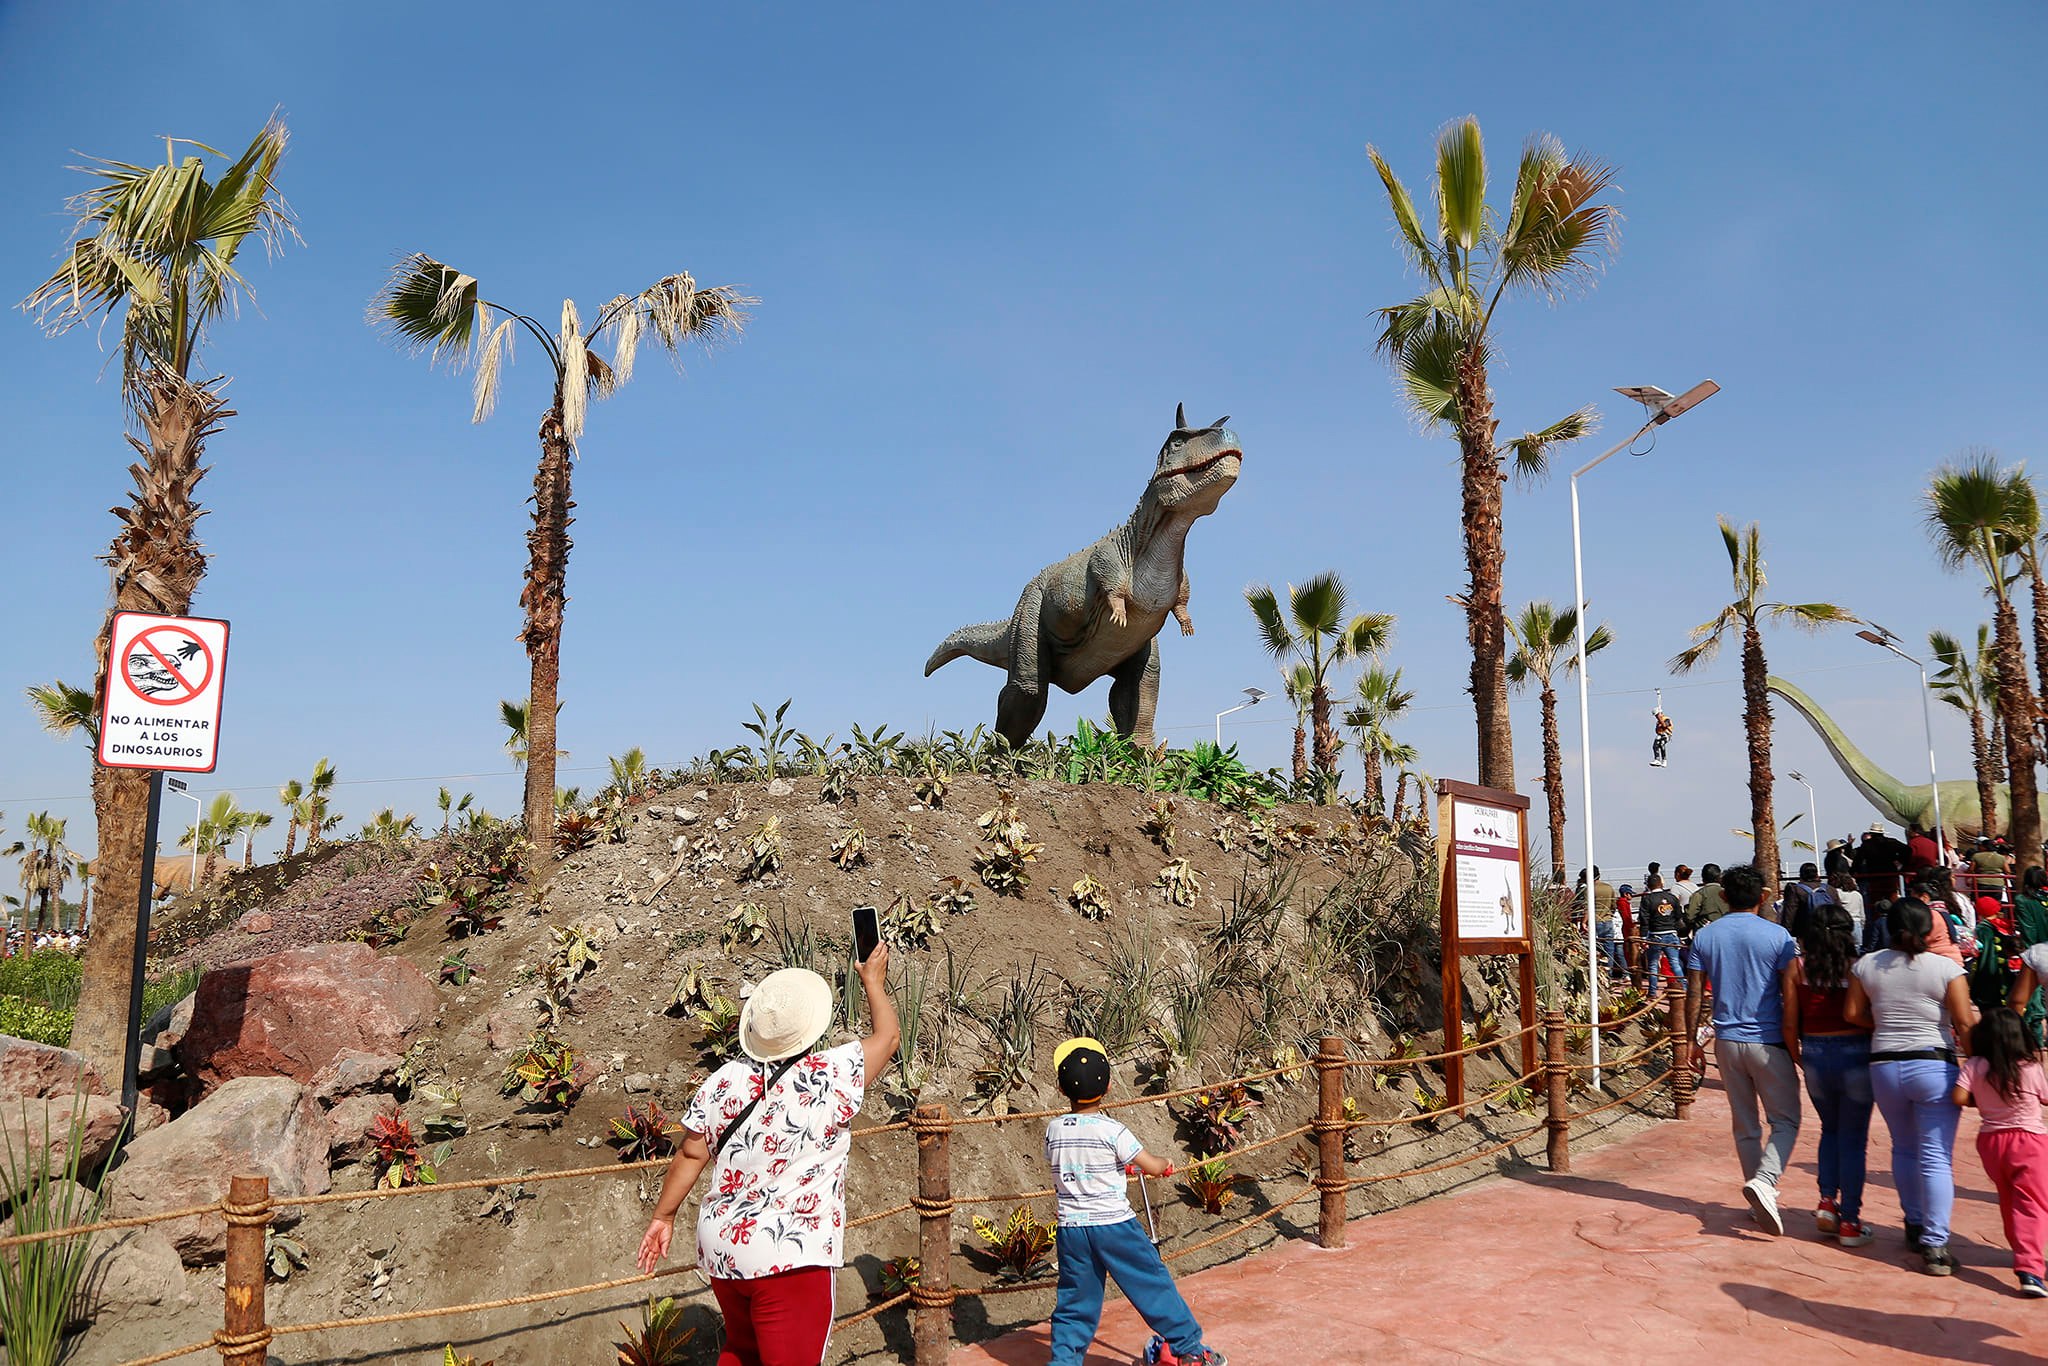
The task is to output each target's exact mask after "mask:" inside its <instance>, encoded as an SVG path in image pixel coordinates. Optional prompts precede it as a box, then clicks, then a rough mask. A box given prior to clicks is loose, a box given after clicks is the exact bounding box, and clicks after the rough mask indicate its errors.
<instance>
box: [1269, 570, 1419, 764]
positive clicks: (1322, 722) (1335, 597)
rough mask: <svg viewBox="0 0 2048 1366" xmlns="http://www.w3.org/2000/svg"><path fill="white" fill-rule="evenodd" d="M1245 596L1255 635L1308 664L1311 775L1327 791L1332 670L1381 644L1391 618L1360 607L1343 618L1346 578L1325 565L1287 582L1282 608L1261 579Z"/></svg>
mask: <svg viewBox="0 0 2048 1366" xmlns="http://www.w3.org/2000/svg"><path fill="white" fill-rule="evenodd" d="M1244 599H1245V601H1246V602H1247V603H1249V604H1250V605H1251V609H1252V616H1253V617H1255V618H1256V619H1257V620H1258V623H1259V638H1260V639H1261V640H1263V641H1264V642H1265V645H1266V649H1267V650H1268V651H1270V652H1271V653H1272V655H1273V657H1274V658H1275V659H1277V660H1280V661H1281V662H1282V664H1283V665H1285V664H1286V663H1287V662H1288V660H1289V659H1290V657H1291V658H1292V659H1293V660H1294V661H1295V662H1296V663H1300V664H1306V665H1307V666H1308V682H1309V685H1310V686H1309V693H1308V697H1309V717H1310V721H1311V724H1312V726H1313V734H1314V739H1315V765H1314V777H1315V779H1316V781H1317V782H1319V783H1321V784H1323V785H1324V789H1325V792H1326V793H1327V792H1328V791H1329V790H1330V789H1332V788H1334V786H1335V783H1336V777H1337V750H1338V748H1339V741H1338V739H1337V731H1336V728H1335V727H1334V726H1332V725H1331V724H1330V670H1331V669H1332V668H1334V667H1335V666H1336V665H1338V664H1340V663H1342V662H1343V661H1345V660H1348V659H1356V658H1358V657H1359V656H1361V655H1368V654H1378V653H1379V652H1380V651H1382V650H1384V649H1385V648H1386V644H1387V641H1388V640H1389V639H1390V638H1391V637H1392V635H1393V631H1394V618H1393V616H1392V615H1391V614H1389V613H1385V612H1361V613H1359V614H1358V615H1357V616H1354V617H1351V618H1350V619H1348V620H1347V619H1346V617H1345V609H1346V607H1347V605H1348V604H1347V601H1346V594H1345V591H1344V581H1343V580H1342V579H1339V578H1338V577H1337V574H1336V571H1335V570H1325V571H1324V572H1323V573H1320V574H1318V575H1316V576H1315V577H1314V578H1312V579H1310V580H1309V581H1308V582H1307V583H1304V584H1302V585H1301V586H1300V587H1299V588H1297V587H1295V586H1294V585H1293V584H1289V585H1287V607H1286V610H1285V611H1284V612H1283V611H1282V610H1281V607H1280V601H1279V598H1278V597H1277V596H1276V595H1275V594H1274V592H1273V590H1272V589H1271V588H1270V587H1268V586H1267V585H1265V584H1263V583H1258V584H1253V585H1252V586H1251V587H1250V588H1247V589H1245V590H1244ZM1290 681H1292V680H1290Z"/></svg>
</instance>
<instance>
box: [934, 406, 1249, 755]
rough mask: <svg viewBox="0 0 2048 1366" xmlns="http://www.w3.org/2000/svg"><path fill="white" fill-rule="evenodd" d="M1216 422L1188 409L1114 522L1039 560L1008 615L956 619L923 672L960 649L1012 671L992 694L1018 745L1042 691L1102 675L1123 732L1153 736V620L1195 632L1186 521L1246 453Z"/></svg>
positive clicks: (1113, 717) (1222, 486)
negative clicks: (1091, 538) (1084, 543)
mask: <svg viewBox="0 0 2048 1366" xmlns="http://www.w3.org/2000/svg"><path fill="white" fill-rule="evenodd" d="M1228 421H1230V419H1229V418H1227V417H1224V418H1219V419H1217V420H1216V421H1215V422H1212V423H1210V424H1209V425H1208V426H1206V427H1190V426H1188V420H1187V413H1186V411H1185V409H1184V408H1176V409H1175V410H1174V414H1173V431H1172V432H1170V433H1169V434H1168V435H1167V438H1166V443H1165V444H1164V445H1162V446H1161V447H1160V448H1159V459H1158V462H1157V463H1156V464H1155V465H1154V467H1153V471H1152V480H1151V482H1150V483H1148V484H1147V485H1146V486H1145V492H1144V495H1143V496H1142V497H1140V498H1139V499H1138V507H1137V510H1136V511H1134V512H1133V513H1131V515H1130V519H1129V520H1128V521H1126V522H1125V523H1124V524H1123V525H1122V526H1120V527H1118V528H1116V529H1115V530H1114V531H1112V532H1110V533H1109V534H1108V535H1107V536H1104V537H1103V538H1102V539H1101V540H1099V541H1097V542H1096V543H1095V544H1094V545H1091V546H1089V547H1088V548H1087V549H1086V550H1079V551H1076V552H1074V553H1073V554H1072V555H1069V556H1067V558H1065V559H1064V560H1061V561H1060V562H1059V563H1058V564H1053V565H1047V566H1046V567H1045V568H1044V569H1042V570H1040V571H1039V573H1038V576H1037V577H1036V578H1034V579H1032V580H1031V582H1030V583H1028V584H1026V585H1025V586H1024V595H1023V596H1022V597H1020V598H1018V599H1017V610H1016V611H1014V612H1012V613H1011V614H1010V619H1009V620H1008V621H990V622H983V623H982V624H980V625H978V626H963V627H961V628H960V629H959V630H957V631H955V632H953V634H952V635H950V636H947V637H946V639H945V642H944V643H943V644H941V645H940V646H939V648H938V649H936V650H934V651H933V652H932V657H931V658H930V659H929V660H927V661H926V662H925V666H924V672H925V677H927V678H929V677H931V676H932V674H933V673H934V672H935V671H936V670H937V669H938V668H939V667H940V666H941V665H943V664H946V663H949V662H950V661H952V660H955V659H958V658H960V657H961V656H962V655H966V656H968V657H970V658H973V659H978V660H980V661H981V662H982V663H984V664H993V665H994V666H995V667H996V668H998V669H1002V670H1004V671H1005V672H1006V673H1008V674H1009V681H1008V682H1006V683H1005V684H1004V685H1003V690H1002V692H1001V693H1000V694H999V695H998V696H997V698H996V730H997V732H998V733H1000V734H1001V735H1002V736H1003V737H1004V738H1005V739H1007V740H1008V741H1009V742H1010V743H1011V744H1013V745H1022V744H1024V743H1025V742H1026V741H1028V740H1029V739H1030V738H1031V732H1032V731H1033V730H1035V729H1037V727H1038V723H1039V721H1040V720H1041V719H1043V718H1044V716H1045V705H1046V702H1047V700H1048V697H1047V691H1048V689H1049V688H1050V687H1051V686H1053V685H1057V686H1059V687H1061V688H1064V689H1066V691H1068V692H1073V693H1077V692H1080V691H1081V690H1082V689H1083V688H1086V687H1087V686H1088V685H1089V684H1091V683H1093V682H1094V681H1095V680H1096V679H1098V678H1101V677H1103V676H1104V675H1105V674H1106V675H1108V676H1109V680H1110V685H1109V716H1110V721H1111V722H1112V723H1113V724H1114V725H1115V726H1116V728H1117V731H1118V733H1119V734H1122V735H1125V736H1128V737H1130V738H1131V739H1132V740H1133V741H1135V742H1137V743H1138V744H1141V745H1148V746H1149V745H1150V744H1151V743H1152V713H1153V708H1154V707H1155V706H1156V704H1157V703H1158V700H1159V641H1158V639H1157V637H1158V635H1159V631H1160V628H1161V627H1163V626H1165V625H1166V618H1167V614H1168V613H1171V614H1172V615H1173V618H1174V619H1175V620H1176V621H1178V622H1179V623H1180V630H1181V634H1182V635H1193V634H1194V633H1195V625H1194V622H1193V620H1192V619H1191V618H1190V617H1189V616H1188V577H1187V571H1186V569H1185V567H1184V551H1185V548H1186V544H1187V535H1188V528H1189V527H1191V526H1193V525H1194V524H1195V520H1196V519H1197V518H1199V517H1205V516H1207V515H1208V514H1209V513H1211V512H1214V511H1215V510H1216V505H1217V504H1218V503H1219V502H1221V501H1222V499H1223V495H1224V494H1225V493H1227V492H1228V491H1229V489H1230V486H1231V485H1232V484H1234V483H1236V482H1237V472H1238V467H1239V466H1240V465H1241V464H1242V463H1243V460H1244V452H1243V451H1242V450H1241V449H1239V447H1238V444H1237V434H1236V433H1235V432H1233V431H1231V430H1230V429H1229V428H1228V427H1226V426H1224V425H1223V424H1224V423H1226V422H1228Z"/></svg>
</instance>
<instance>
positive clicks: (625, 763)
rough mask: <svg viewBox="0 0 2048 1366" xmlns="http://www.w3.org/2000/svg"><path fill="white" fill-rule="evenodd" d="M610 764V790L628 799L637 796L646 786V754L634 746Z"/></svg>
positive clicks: (614, 757)
mask: <svg viewBox="0 0 2048 1366" xmlns="http://www.w3.org/2000/svg"><path fill="white" fill-rule="evenodd" d="M610 762H611V766H612V790H613V791H615V792H617V793H618V794H619V795H620V796H621V797H626V798H629V799H630V798H633V797H637V796H639V795H640V793H641V792H642V790H644V789H645V788H646V786H647V752H646V751H645V750H643V749H641V748H640V746H638V745H635V746H633V747H632V748H631V749H629V750H627V751H626V752H625V753H624V754H620V755H615V756H613V757H612V759H611V761H610Z"/></svg>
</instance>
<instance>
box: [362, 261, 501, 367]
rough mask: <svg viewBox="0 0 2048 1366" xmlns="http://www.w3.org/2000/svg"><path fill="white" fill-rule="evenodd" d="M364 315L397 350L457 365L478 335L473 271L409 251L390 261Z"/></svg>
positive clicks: (462, 363)
mask: <svg viewBox="0 0 2048 1366" xmlns="http://www.w3.org/2000/svg"><path fill="white" fill-rule="evenodd" d="M368 317H369V321H370V323H371V325H373V326H375V327H377V328H379V329H380V330H381V331H382V332H383V333H384V336H385V338H386V339H387V340H388V341H390V342H391V343H392V344H393V345H394V346H397V347H398V348H399V349H400V350H402V351H405V352H406V353H408V354H410V355H418V354H419V353H420V352H422V351H424V352H427V353H429V354H431V355H432V356H433V358H434V359H435V360H436V361H445V362H447V363H448V364H450V365H453V366H457V367H460V366H462V365H465V364H467V363H468V362H469V360H470V359H471V355H470V353H471V350H472V347H473V346H474V343H475V341H476V337H477V284H476V277H475V276H474V275H465V274H463V273H462V272H461V271H459V270H457V269H455V267H453V266H450V265H446V264H444V263H442V262H440V261H436V260H435V259H434V258H433V257H431V256H428V255H426V254H425V253H423V252H414V253H413V254H412V255H410V256H407V257H404V258H402V259H401V260H400V261H399V262H398V264H397V265H395V266H393V267H392V269H391V274H390V275H389V276H388V277H386V279H385V281H384V284H383V286H382V287H381V288H380V289H378V291H377V293H376V294H375V295H374V296H373V297H372V298H371V300H370V308H369V315H368Z"/></svg>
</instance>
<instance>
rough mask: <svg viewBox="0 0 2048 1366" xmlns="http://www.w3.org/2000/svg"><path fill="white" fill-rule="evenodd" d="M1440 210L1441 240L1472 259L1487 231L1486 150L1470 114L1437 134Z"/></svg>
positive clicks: (1477, 126) (1438, 218) (1438, 206)
mask: <svg viewBox="0 0 2048 1366" xmlns="http://www.w3.org/2000/svg"><path fill="white" fill-rule="evenodd" d="M1436 208H1437V222H1438V226H1439V231H1440V235H1441V237H1442V238H1443V239H1444V241H1445V242H1446V243H1447V244H1448V243H1451V242H1455V243H1457V245H1458V250H1459V251H1460V252H1461V253H1463V254H1465V255H1470V254H1471V252H1472V250H1473V248H1475V247H1476V246H1478V245H1479V239H1480V235H1481V234H1482V233H1483V232H1484V231H1485V228H1486V146H1485V144H1484V143H1483V142H1482V141H1481V140H1480V137H1479V120H1478V119H1476V118H1474V117H1472V116H1471V115H1469V114H1468V115H1466V116H1465V117H1464V118H1462V119H1456V120H1454V121H1452V122H1451V123H1448V124H1445V125H1444V128H1443V131H1442V132H1440V133H1438V134H1437V140H1436Z"/></svg>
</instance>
